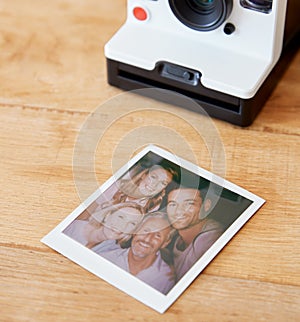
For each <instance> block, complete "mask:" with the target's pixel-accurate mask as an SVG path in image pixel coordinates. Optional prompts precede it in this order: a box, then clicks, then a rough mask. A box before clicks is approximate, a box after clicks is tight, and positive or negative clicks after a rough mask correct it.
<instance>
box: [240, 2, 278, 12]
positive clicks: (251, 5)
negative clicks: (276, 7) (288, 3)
mask: <svg viewBox="0 0 300 322" xmlns="http://www.w3.org/2000/svg"><path fill="white" fill-rule="evenodd" d="M272 3H273V0H241V4H242V6H243V7H245V8H248V9H252V10H257V11H261V12H265V13H268V12H270V11H271V9H272Z"/></svg>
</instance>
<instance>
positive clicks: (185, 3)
mask: <svg viewBox="0 0 300 322" xmlns="http://www.w3.org/2000/svg"><path fill="white" fill-rule="evenodd" d="M232 1H233V0H169V4H170V7H171V9H172V11H173V13H174V15H175V16H176V17H177V18H178V19H179V20H180V21H181V22H182V23H183V24H185V25H186V26H188V27H190V28H192V29H196V30H200V31H209V30H214V29H216V28H218V27H219V26H220V25H221V24H222V23H223V22H224V21H225V20H226V19H227V17H228V16H229V14H230V12H231V10H232Z"/></svg>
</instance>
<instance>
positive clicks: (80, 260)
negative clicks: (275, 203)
mask: <svg viewBox="0 0 300 322" xmlns="http://www.w3.org/2000/svg"><path fill="white" fill-rule="evenodd" d="M149 152H153V153H154V154H156V155H158V156H160V157H162V158H165V159H166V160H168V161H171V162H173V163H175V164H177V165H179V166H180V167H181V168H185V169H186V170H189V171H191V172H193V173H194V174H195V175H197V176H200V177H203V178H205V179H207V180H209V181H210V182H212V183H215V184H218V185H220V186H222V187H223V188H226V189H228V190H231V191H232V192H234V193H237V194H239V195H240V196H242V197H244V198H247V199H249V200H250V201H252V203H251V204H250V205H249V206H248V207H247V209H246V210H245V211H244V212H242V213H241V214H240V216H239V217H238V218H237V219H236V220H235V221H234V222H233V223H232V224H231V225H230V227H228V228H227V229H226V230H225V232H224V233H223V234H222V235H221V237H219V239H218V240H217V241H216V242H215V243H214V244H213V245H212V246H211V247H210V248H209V249H208V250H207V251H206V253H205V254H204V255H203V256H202V257H201V258H200V259H199V260H198V261H197V262H196V263H195V264H194V265H193V266H192V267H191V268H190V269H189V271H188V272H187V273H186V274H185V275H184V276H183V277H182V278H181V279H180V280H179V281H178V282H177V283H176V284H175V286H174V287H173V288H172V289H171V290H170V291H169V293H168V294H167V295H164V294H162V293H160V292H159V291H157V290H155V289H154V288H152V287H151V286H149V285H147V284H146V283H144V282H142V281H141V280H139V279H138V278H136V277H135V276H133V275H131V274H130V273H128V272H126V271H124V270H123V269H121V268H119V267H118V266H116V265H114V264H113V263H111V262H109V261H108V260H106V259H104V258H103V257H101V256H100V255H98V254H96V253H94V252H93V251H91V250H90V249H88V248H86V247H85V246H83V245H81V244H80V243H78V242H77V241H75V240H73V239H72V238H70V237H68V236H66V235H65V234H64V233H63V230H64V229H65V228H66V227H67V226H68V225H69V224H70V223H72V222H73V221H74V220H75V219H76V218H77V217H78V216H79V215H80V214H81V213H82V212H83V211H84V210H86V208H87V206H88V205H90V204H91V203H92V202H94V201H95V200H96V199H97V198H98V197H99V196H100V195H101V194H102V193H103V192H104V191H105V190H106V189H108V188H109V187H110V186H111V185H112V184H114V183H115V182H116V181H117V180H118V179H119V178H121V177H122V176H123V175H124V174H125V173H126V172H127V171H128V169H130V168H131V167H132V166H133V165H135V164H136V163H137V162H138V161H139V160H140V159H141V158H142V157H144V156H145V155H146V154H147V153H149ZM264 202H265V200H264V199H262V198H260V197H258V196H257V195H255V194H253V193H251V192H249V191H247V190H245V189H243V188H241V187H239V186H237V185H235V184H233V183H231V182H229V181H227V180H225V179H223V178H220V177H218V176H216V175H215V174H213V173H211V172H209V171H207V170H204V169H202V168H200V167H199V166H197V165H195V164H192V163H191V162H189V161H186V160H184V159H182V158H180V157H178V156H175V155H174V154H172V153H170V152H168V151H166V150H163V149H162V148H159V147H157V146H155V145H148V146H147V147H146V148H144V149H143V150H142V151H141V152H139V153H138V154H137V155H136V156H134V157H133V158H132V159H131V160H129V162H128V163H127V164H125V165H124V166H123V167H121V168H120V169H119V170H118V171H117V172H116V173H115V174H114V175H113V176H112V177H111V178H110V179H108V180H107V181H106V182H105V183H104V184H103V185H102V186H101V187H100V188H99V189H97V191H95V192H94V193H93V194H92V195H91V196H90V197H89V198H88V199H87V200H85V201H84V202H83V203H82V204H81V205H80V206H79V207H77V208H76V209H75V210H74V211H73V212H72V213H71V214H70V215H69V216H67V217H66V218H65V219H64V220H63V221H62V222H61V223H60V224H58V225H57V226H56V227H55V228H54V229H53V230H52V231H51V232H50V233H48V234H47V235H46V236H45V237H43V238H42V239H41V242H42V243H44V244H46V245H47V246H49V247H51V248H52V249H54V250H56V251H57V252H59V253H61V254H62V255H64V256H66V257H67V258H69V259H70V260H72V261H73V262H75V263H77V264H78V265H80V266H82V267H83V268H85V269H87V270H88V271H90V272H91V273H93V274H95V275H96V276H98V277H100V278H102V279H103V280H105V281H107V282H108V283H110V284H111V285H113V286H115V287H116V288H118V289H120V290H121V291H123V292H125V293H127V294H129V295H130V296H132V297H133V298H135V299H137V300H138V301H140V302H142V303H144V304H145V305H147V306H149V307H151V308H153V309H154V310H156V311H158V312H159V313H164V312H165V311H166V310H167V309H168V307H169V306H170V305H172V303H173V302H174V301H175V300H176V299H177V298H178V297H179V296H180V295H181V293H183V292H184V291H185V289H186V288H187V287H188V286H189V285H190V284H191V283H192V281H193V280H194V279H195V278H196V277H197V276H198V275H199V274H200V273H201V272H202V270H203V269H204V268H205V267H206V266H207V265H208V264H209V263H210V262H211V261H212V260H213V258H214V257H215V256H216V255H217V254H218V253H219V252H220V251H221V250H222V248H223V247H224V246H225V245H226V244H227V243H228V242H229V241H230V239H231V238H232V237H233V236H234V235H235V234H236V233H237V232H238V231H239V230H240V229H241V227H242V226H243V225H244V224H245V223H246V222H247V221H248V220H249V219H250V218H251V217H252V216H253V215H254V213H255V212H256V211H257V210H258V209H259V208H260V207H261V206H262V205H263V204H264Z"/></svg>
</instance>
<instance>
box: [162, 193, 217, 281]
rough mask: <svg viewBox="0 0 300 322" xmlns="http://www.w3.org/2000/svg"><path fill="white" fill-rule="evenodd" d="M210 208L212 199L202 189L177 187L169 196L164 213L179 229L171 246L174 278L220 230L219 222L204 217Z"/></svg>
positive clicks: (188, 267) (191, 262)
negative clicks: (165, 212) (206, 196)
mask: <svg viewBox="0 0 300 322" xmlns="http://www.w3.org/2000/svg"><path fill="white" fill-rule="evenodd" d="M210 208H211V200H210V199H209V198H205V196H204V191H203V190H199V189H194V188H184V187H180V188H178V189H175V190H172V191H171V192H170V193H169V195H168V204H167V214H168V217H169V221H170V222H171V225H172V226H173V228H175V229H176V230H177V231H178V237H177V238H176V239H175V241H174V244H173V246H172V252H173V257H174V258H173V259H174V268H175V272H176V276H177V280H179V279H181V277H182V276H183V275H184V274H185V273H186V272H187V271H188V270H189V269H190V268H191V267H192V266H193V265H194V264H195V262H196V261H197V260H198V259H199V258H200V257H201V256H202V255H203V254H204V253H205V252H206V251H207V250H208V249H209V248H210V246H211V245H212V244H213V243H214V242H215V241H216V240H217V239H218V238H219V237H220V235H221V234H222V233H223V228H222V226H221V224H220V223H218V222H217V221H215V220H213V219H209V218H207V217H206V216H207V214H208V212H209V210H210Z"/></svg>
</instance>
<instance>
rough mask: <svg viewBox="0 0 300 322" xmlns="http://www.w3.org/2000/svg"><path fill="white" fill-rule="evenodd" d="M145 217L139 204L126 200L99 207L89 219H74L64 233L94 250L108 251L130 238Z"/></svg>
mask: <svg viewBox="0 0 300 322" xmlns="http://www.w3.org/2000/svg"><path fill="white" fill-rule="evenodd" d="M143 218H144V212H143V209H142V208H141V207H140V206H139V205H138V204H136V203H132V202H124V203H119V204H116V205H112V206H109V207H106V208H103V209H99V210H97V211H96V212H94V213H92V214H91V216H90V217H89V219H88V220H81V219H76V220H74V221H73V222H72V223H71V224H70V225H69V226H68V227H67V228H66V229H65V230H64V231H63V233H64V234H66V235H67V236H69V237H71V238H72V239H74V240H76V241H78V242H79V243H80V244H82V245H84V246H86V247H88V248H91V249H92V250H97V251H99V252H100V251H101V250H103V251H108V250H113V249H116V248H119V242H125V241H126V240H129V239H130V238H131V234H132V233H133V232H134V231H135V229H136V228H137V227H138V226H139V224H140V223H141V221H142V220H143Z"/></svg>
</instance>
